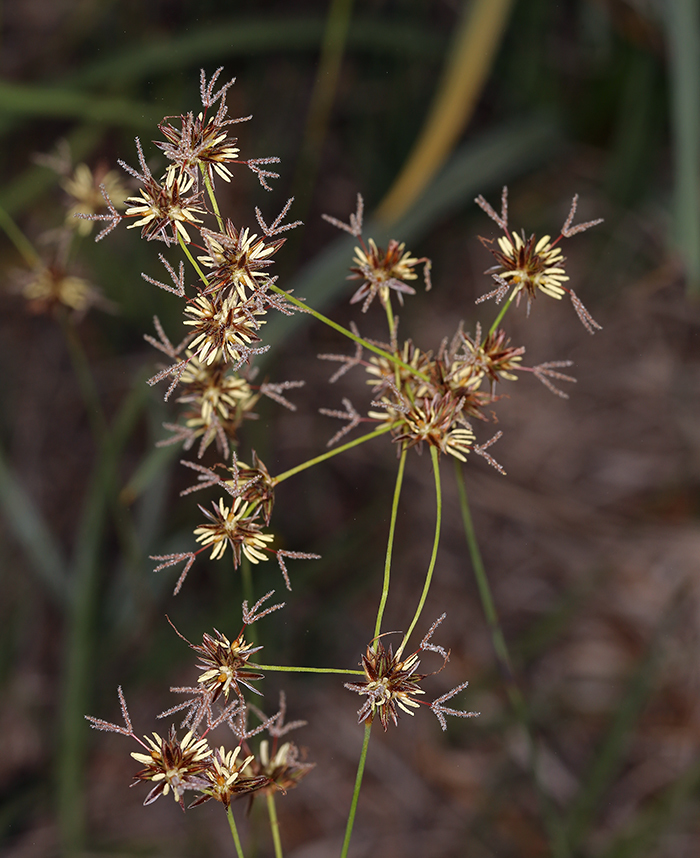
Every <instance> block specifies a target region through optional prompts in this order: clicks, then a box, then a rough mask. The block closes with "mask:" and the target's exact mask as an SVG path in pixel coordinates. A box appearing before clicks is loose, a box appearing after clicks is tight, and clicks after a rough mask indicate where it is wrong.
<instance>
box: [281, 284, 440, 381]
mask: <svg viewBox="0 0 700 858" xmlns="http://www.w3.org/2000/svg"><path fill="white" fill-rule="evenodd" d="M268 286H269V288H270V289H272V291H273V292H277V294H278V295H283V296H284V297H285V298H286V299H287V300H288V301H289V303H290V304H294V306H295V307H299V309H300V310H303V311H304V312H305V313H308V314H309V315H311V316H313V317H314V318H315V319H318V320H319V322H323V324H324V325H328V327H329V328H333V329H334V330H335V331H338V333H341V334H342V335H343V336H344V337H347V338H348V339H349V340H352V341H353V342H354V343H359V344H360V345H361V346H362V347H363V348H365V349H367V351H370V352H374V353H375V354H378V355H381V356H382V357H383V358H386V359H387V360H389V361H391V362H392V363H394V364H396V365H397V366H400V367H402V368H403V369H405V370H406V371H407V372H410V373H411V374H412V375H415V377H416V378H422V379H423V381H427V382H429V381H430V379H429V378H428V376H427V375H425V373H422V372H418V370H417V369H416V368H415V367H412V366H409V365H408V364H407V363H404V362H403V361H402V360H401V359H400V358H397V357H396V355H392V354H389V352H385V351H384V349H380V348H379V346H375V345H374V343H370V342H368V341H367V340H363V339H362V337H358V336H357V334H353V332H352V331H349V330H348V329H347V328H344V327H343V326H342V325H339V324H338V323H337V322H334V321H333V319H329V318H328V316H324V315H323V313H319V312H318V310H314V308H313V307H309V305H308V304H305V303H304V302H303V301H300V300H299V299H298V298H295V297H294V295H290V294H289V292H285V291H284V289H280V287H279V286H276V285H275V284H274V283H271V282H268Z"/></svg>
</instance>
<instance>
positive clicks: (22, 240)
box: [0, 208, 41, 268]
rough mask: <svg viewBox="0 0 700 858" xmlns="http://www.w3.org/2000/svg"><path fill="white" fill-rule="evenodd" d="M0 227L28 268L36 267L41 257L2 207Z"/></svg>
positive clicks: (39, 263)
mask: <svg viewBox="0 0 700 858" xmlns="http://www.w3.org/2000/svg"><path fill="white" fill-rule="evenodd" d="M0 228H2V229H3V230H4V232H5V235H6V236H7V237H8V238H9V239H10V241H11V242H12V243H13V244H14V246H15V247H16V248H17V251H18V253H19V254H20V256H21V257H22V258H23V259H24V261H25V262H26V263H27V265H28V266H29V267H30V268H37V267H38V266H39V265H41V257H40V256H39V254H38V253H37V252H36V250H34V245H33V244H32V243H31V241H29V239H28V238H27V236H26V235H25V234H24V233H23V232H22V230H21V229H20V228H19V227H18V226H17V224H16V223H15V222H14V220H13V218H12V217H11V216H10V215H9V214H8V212H6V211H5V209H4V208H0Z"/></svg>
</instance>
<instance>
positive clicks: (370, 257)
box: [348, 238, 426, 313]
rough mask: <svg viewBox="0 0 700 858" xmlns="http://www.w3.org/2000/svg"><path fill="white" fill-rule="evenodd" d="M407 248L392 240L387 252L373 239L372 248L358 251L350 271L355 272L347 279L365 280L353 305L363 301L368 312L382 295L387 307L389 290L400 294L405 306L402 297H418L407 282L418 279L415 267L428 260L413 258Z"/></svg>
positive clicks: (354, 298)
mask: <svg viewBox="0 0 700 858" xmlns="http://www.w3.org/2000/svg"><path fill="white" fill-rule="evenodd" d="M405 247H406V245H405V244H403V243H401V244H399V242H398V241H395V240H394V239H391V241H390V242H389V244H388V246H387V249H386V251H385V250H383V249H382V248H381V247H377V245H376V244H375V242H374V239H372V238H370V240H369V247H367V246H364V247H356V248H355V259H354V260H353V261H354V262H355V265H354V266H353V267H351V268H350V270H351V271H352V272H353V273H352V274H350V275H349V277H348V279H349V280H362V281H363V283H362V285H361V286H360V288H359V289H358V290H357V291H356V292H355V294H354V295H353V296H352V298H351V299H350V303H351V304H357V303H358V302H359V301H362V300H364V304H363V305H362V312H363V313H366V312H367V309H368V308H369V305H370V304H371V303H372V301H373V300H374V297H375V295H379V300H380V301H381V302H382V304H386V302H387V299H388V297H389V290H390V289H393V290H394V291H395V292H396V293H397V294H398V297H399V301H400V302H401V303H402V304H403V295H415V294H416V290H415V289H414V288H413V287H412V286H409V285H408V284H407V283H406V282H405V281H406V280H415V279H416V278H417V277H418V275H417V274H416V272H415V271H414V270H413V269H414V267H415V266H416V265H418V264H419V263H420V262H425V261H426V260H425V259H417V258H416V257H415V256H411V254H410V252H408V251H406V250H405Z"/></svg>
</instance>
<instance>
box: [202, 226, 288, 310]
mask: <svg viewBox="0 0 700 858" xmlns="http://www.w3.org/2000/svg"><path fill="white" fill-rule="evenodd" d="M224 229H225V232H223V233H216V232H211V231H210V230H208V229H203V230H202V237H203V238H204V242H205V244H206V247H207V251H208V253H207V255H206V256H200V257H198V259H199V261H200V262H201V263H202V265H204V266H206V267H207V268H210V269H212V271H211V274H210V275H209V277H208V280H209V282H210V284H211V285H210V286H209V288H208V289H207V292H216V291H219V290H224V291H225V292H226V291H228V290H233V291H234V292H237V293H238V295H239V297H240V299H241V301H245V300H246V297H247V295H246V289H247V290H249V291H250V292H255V290H256V289H257V288H258V285H259V284H258V282H257V281H258V280H259V279H261V278H262V279H264V280H267V279H268V275H267V273H266V269H267V268H268V267H269V266H270V265H272V257H273V256H274V255H275V253H277V251H278V250H279V249H280V247H282V245H283V244H284V242H285V239H283V238H278V239H276V240H275V241H266V239H265V238H264V237H260V238H258V236H257V235H255V234H254V233H253V234H251V233H250V231H249V230H248V228H247V227H246V228H245V229H243V230H240V231H239V230H237V229H236V227H235V226H234V225H233V223H232V222H231V221H230V220H227V221H226V225H225V227H224Z"/></svg>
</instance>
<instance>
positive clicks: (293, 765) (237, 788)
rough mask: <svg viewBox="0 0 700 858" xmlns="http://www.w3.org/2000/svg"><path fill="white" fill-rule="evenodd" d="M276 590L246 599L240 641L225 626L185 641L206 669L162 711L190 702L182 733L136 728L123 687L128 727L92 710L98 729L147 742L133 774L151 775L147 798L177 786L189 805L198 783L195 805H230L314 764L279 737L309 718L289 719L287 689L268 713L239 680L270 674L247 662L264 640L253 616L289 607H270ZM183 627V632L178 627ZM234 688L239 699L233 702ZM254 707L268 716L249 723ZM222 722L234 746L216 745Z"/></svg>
mask: <svg viewBox="0 0 700 858" xmlns="http://www.w3.org/2000/svg"><path fill="white" fill-rule="evenodd" d="M272 595H273V593H272V592H270V593H267V594H266V595H265V596H263V598H262V599H260V600H259V601H258V602H256V604H255V605H253V607H252V608H250V609H249V608H248V605H247V603H246V602H244V603H243V622H244V625H243V629H242V630H241V632H240V633H239V634H238V636H237V637H236V638H235V639H234V640H233V641H230V640H229V639H228V638H227V637H226V635H223V634H221V632H218V631H215V632H214V635H209V634H204V636H203V638H202V643H201V644H192V643H190V642H189V641H186V642H187V643H188V644H189V646H190V647H191V648H192V649H193V650H194V651H195V652H196V653H197V654H198V656H199V662H198V664H197V667H198V669H199V670H201V671H203V672H202V673H201V674H200V676H199V678H198V680H197V685H196V686H194V687H192V688H172V689H171V691H174V692H176V693H183V692H184V693H188V694H192V695H193V696H192V697H191V698H190V699H188V700H186V701H185V702H184V703H181V704H178V705H177V706H173V707H172V708H171V709H168V710H167V711H165V712H162V713H161V714H160V715H159V716H158V717H160V718H166V717H170V716H171V715H173V714H174V713H176V712H182V711H183V710H184V711H185V712H186V714H185V719H184V721H183V722H182V724H181V728H184V729H185V730H186V732H185V734H184V735H183V736H182V737H181V738H180V737H179V736H178V732H177V729H176V728H175V725H171V727H170V729H169V730H168V732H167V733H166V735H165V736H164V737H163V736H161V735H160V734H159V733H156V732H153V733H152V734H151V736H144V737H143V739H141V738H139V737H138V736H137V735H136V733H135V731H134V729H133V726H132V723H131V718H130V716H129V712H128V709H127V706H126V700H125V699H124V694H123V692H122V690H121V688H119V690H118V694H119V703H120V707H121V712H122V717H123V719H124V726H123V727H122V726H119V725H118V724H112V723H110V722H109V721H103V720H102V719H100V718H94V717H92V716H87V720H88V721H89V722H90V724H91V726H92V727H94V728H95V729H97V730H106V731H110V732H113V733H120V734H121V735H124V736H129V737H130V738H132V739H134V740H136V742H138V743H139V745H141V748H142V750H141V751H137V752H134V753H132V754H131V756H132V757H133V758H134V759H135V760H136V761H137V762H139V763H141V764H142V766H143V768H142V769H141V770H140V771H138V772H136V774H135V775H134V778H135V783H139V782H141V781H144V782H150V783H152V787H151V790H150V791H149V793H148V794H147V796H146V799H145V801H144V804H146V805H148V804H152V803H153V802H154V801H155V800H156V799H158V798H159V797H160V796H161V795H169V794H170V793H172V796H173V798H174V799H175V801H176V802H177V803H178V804H179V805H180V806H181V807H182V809H183V810H184V809H185V804H184V794H185V792H187V791H191V792H196V793H198V796H197V798H195V800H194V801H193V802H192V803H191V804H190V807H196V806H198V805H200V804H203V803H204V802H206V801H209V800H210V799H214V800H215V801H218V802H220V803H221V804H223V805H224V807H226V808H228V807H229V805H230V804H231V802H232V801H233V800H234V799H236V798H239V797H241V796H243V795H248V796H250V795H253V794H255V793H258V792H264V793H269V792H286V791H287V790H288V789H291V788H292V787H294V786H296V785H297V783H298V782H299V781H300V780H301V779H302V778H303V777H304V775H306V774H307V773H308V772H309V771H310V770H311V769H312V768H313V765H312V764H310V763H302V762H300V752H299V750H298V748H297V747H296V745H295V744H294V743H293V742H285V743H283V744H281V745H280V744H279V739H280V738H281V737H282V736H284V735H285V734H286V733H288V732H289V731H290V730H293V729H295V728H297V727H301V726H303V725H304V722H302V721H296V722H292V723H291V724H286V725H285V724H284V718H285V714H286V699H285V697H284V694H282V695H281V697H280V708H279V710H278V712H277V713H276V714H275V715H273V716H272V717H271V718H267V717H266V716H265V715H264V714H262V713H261V712H260V710H258V709H257V708H256V707H255V706H253V705H252V704H249V703H246V701H245V699H244V696H243V693H242V690H241V687H240V686H241V685H243V686H245V687H246V688H247V689H249V690H251V691H256V689H255V688H253V686H252V685H250V682H251V681H255V680H259V679H262V678H263V674H262V673H261V672H259V671H257V670H255V669H254V668H253V669H251V667H250V666H249V665H248V661H249V659H250V657H251V655H253V654H254V653H256V652H258V651H259V650H260V649H262V647H254V646H251V645H250V644H247V643H246V642H245V638H244V633H245V629H246V627H247V626H249V625H250V624H251V623H254V622H256V621H257V620H259V619H261V618H262V617H264V616H266V615H267V614H270V613H272V612H273V611H277V610H279V609H280V608H282V607H284V604H283V603H282V604H277V605H272V606H269V607H266V608H264V607H263V605H264V603H265V602H266V601H267V599H269V598H270V596H272ZM176 631H177V630H176ZM177 634H178V635H179V636H180V637H182V635H180V633H179V632H177ZM184 640H186V639H184ZM231 691H233V692H234V698H235V699H234V700H233V702H231V703H229V702H228V696H229V693H230V692H231ZM256 693H259V692H257V691H256ZM221 697H223V699H224V700H225V701H226V703H225V705H224V706H223V708H221V707H219V708H218V711H215V709H214V707H215V704H216V703H217V701H219V699H220V698H221ZM249 712H252V713H253V714H255V715H256V716H257V717H258V719H259V720H260V722H261V723H260V724H259V726H257V727H255V728H252V729H249V728H248V727H247V719H248V713H249ZM220 726H228V727H229V728H230V730H231V731H232V732H233V734H234V736H235V738H236V747H235V748H232V749H226V747H225V746H224V745H220V746H219V747H215V748H212V747H211V746H210V745H209V739H208V737H209V734H210V732H211V731H212V730H214V729H216V728H217V727H220ZM264 731H266V732H267V733H268V735H269V739H263V740H262V741H261V742H260V743H259V747H258V749H257V751H253V750H252V748H251V744H250V741H251V739H252V738H253V737H254V736H256V735H258V734H259V733H261V732H264ZM271 743H272V748H271V747H270V744H271Z"/></svg>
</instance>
